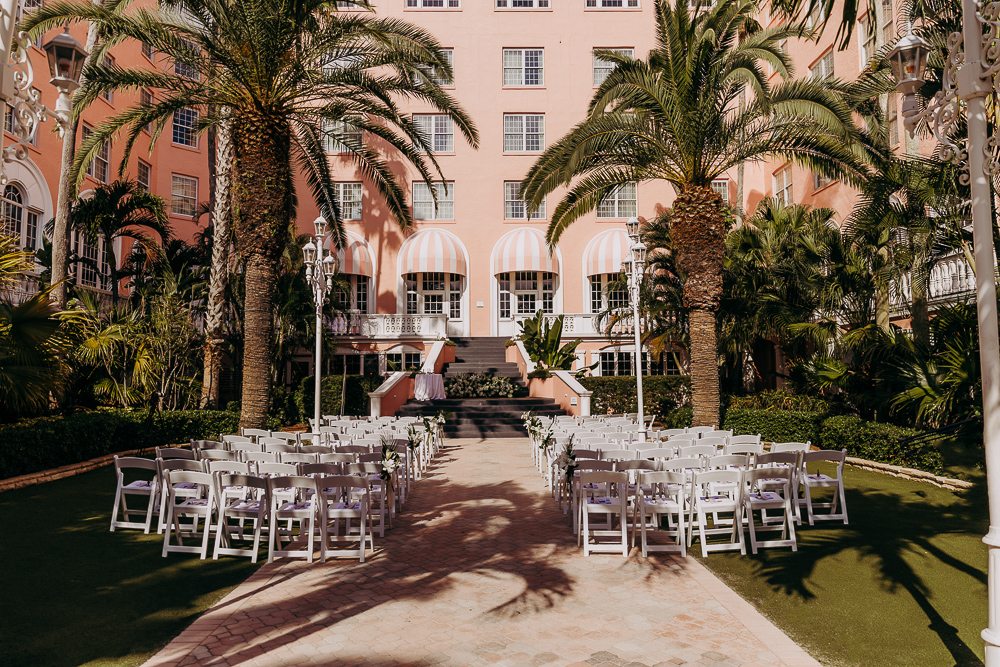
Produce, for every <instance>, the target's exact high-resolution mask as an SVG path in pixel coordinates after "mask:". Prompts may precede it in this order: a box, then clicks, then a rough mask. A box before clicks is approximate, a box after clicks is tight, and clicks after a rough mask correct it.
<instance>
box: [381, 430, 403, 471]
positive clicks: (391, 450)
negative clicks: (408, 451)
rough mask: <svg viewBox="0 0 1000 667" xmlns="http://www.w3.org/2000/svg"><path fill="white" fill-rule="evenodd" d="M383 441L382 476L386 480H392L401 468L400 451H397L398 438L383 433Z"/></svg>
mask: <svg viewBox="0 0 1000 667" xmlns="http://www.w3.org/2000/svg"><path fill="white" fill-rule="evenodd" d="M381 441H382V461H381V463H382V472H381V477H382V479H384V480H385V481H386V482H390V483H391V482H392V476H393V474H394V473H395V472H396V471H397V470H398V469H399V465H400V464H399V452H397V451H396V439H395V438H391V437H389V436H387V435H383V436H382V438H381Z"/></svg>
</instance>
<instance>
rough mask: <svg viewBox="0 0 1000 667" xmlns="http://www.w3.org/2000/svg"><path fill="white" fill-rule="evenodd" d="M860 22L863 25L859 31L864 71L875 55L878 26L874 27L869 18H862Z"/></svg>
mask: <svg viewBox="0 0 1000 667" xmlns="http://www.w3.org/2000/svg"><path fill="white" fill-rule="evenodd" d="M858 22H859V23H860V24H861V26H860V28H861V29H860V30H859V31H858V41H859V42H860V43H861V68H862V69H864V68H865V67H867V66H868V61H870V60H871V59H872V56H873V55H875V31H876V26H874V25H872V21H871V17H869V16H864V17H862V18H861V19H859V21H858Z"/></svg>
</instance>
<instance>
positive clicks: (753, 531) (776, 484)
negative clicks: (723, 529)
mask: <svg viewBox="0 0 1000 667" xmlns="http://www.w3.org/2000/svg"><path fill="white" fill-rule="evenodd" d="M795 472H796V471H795V469H794V468H754V469H753V470H748V471H747V472H746V473H745V476H744V480H745V483H746V484H747V487H748V488H747V491H746V493H745V494H744V495H743V511H744V515H745V517H746V520H747V527H748V528H749V529H750V548H751V549H752V550H753V553H755V554H756V553H757V549H759V548H761V547H765V548H767V547H791V548H792V551H798V544H797V543H796V541H795V510H794V509H792V503H793V502H794V493H795V486H794V485H795V477H796V475H795ZM767 510H781V525H774V522H773V517H771V518H772V520H771V521H769V522H766V521H765V517H766V514H765V512H766V511H767ZM757 511H759V512H760V513H761V525H759V526H758V525H757V521H756V519H755V517H754V512H757ZM775 530H780V531H781V537H780V538H779V539H776V540H758V539H757V533H758V532H760V531H775ZM740 532H741V534H742V530H741V531H740Z"/></svg>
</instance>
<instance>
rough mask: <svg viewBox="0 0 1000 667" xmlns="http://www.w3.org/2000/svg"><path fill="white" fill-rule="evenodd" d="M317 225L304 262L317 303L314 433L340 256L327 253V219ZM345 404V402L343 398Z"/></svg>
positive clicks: (318, 419)
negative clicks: (326, 311)
mask: <svg viewBox="0 0 1000 667" xmlns="http://www.w3.org/2000/svg"><path fill="white" fill-rule="evenodd" d="M313 225H314V226H315V228H316V235H315V236H313V237H310V238H309V241H307V242H306V244H305V245H304V246H302V260H303V261H304V262H305V265H306V282H307V283H309V286H310V287H311V288H312V292H313V300H314V301H315V302H316V359H315V369H314V373H313V375H314V376H315V379H316V388H315V392H316V396H315V406H314V410H313V416H314V417H315V421H314V422H313V429H314V430H313V432H314V433H319V427H320V417H321V416H322V415H321V414H320V413H321V410H320V401H319V399H320V393H321V390H322V379H323V378H322V373H321V370H322V368H323V304H324V303H325V302H326V297H327V295H328V294H329V293H330V291H331V290H332V289H333V274H335V273H336V272H337V254H336V253H335V252H330V251H326V250H324V245H325V244H326V241H327V238H328V237H329V236H330V231H329V229H330V225H329V223H328V222H327V221H326V218H324V217H323V216H320V217H318V218H316V220H315V222H314V223H313ZM341 402H343V398H341Z"/></svg>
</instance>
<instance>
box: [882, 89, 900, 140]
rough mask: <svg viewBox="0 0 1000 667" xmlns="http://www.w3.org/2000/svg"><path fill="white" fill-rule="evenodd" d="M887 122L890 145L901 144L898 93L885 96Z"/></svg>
mask: <svg viewBox="0 0 1000 667" xmlns="http://www.w3.org/2000/svg"><path fill="white" fill-rule="evenodd" d="M885 122H886V129H887V130H888V132H889V145H890V146H898V145H899V115H898V113H897V111H896V95H895V94H893V93H889V94H888V95H886V97H885Z"/></svg>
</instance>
